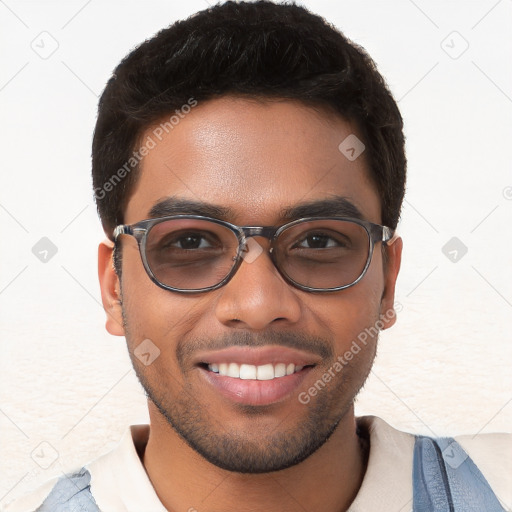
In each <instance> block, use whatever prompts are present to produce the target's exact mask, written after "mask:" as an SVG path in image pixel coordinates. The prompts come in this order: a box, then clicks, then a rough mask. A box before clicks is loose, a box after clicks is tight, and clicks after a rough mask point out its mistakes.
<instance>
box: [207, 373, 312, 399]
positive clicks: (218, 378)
mask: <svg viewBox="0 0 512 512" xmlns="http://www.w3.org/2000/svg"><path fill="white" fill-rule="evenodd" d="M311 369H312V367H310V366H308V367H306V368H303V369H302V370H301V371H300V372H297V373H292V374H291V375H287V376H286V377H277V378H275V379H272V380H244V379H236V378H233V377H225V376H223V375H219V374H218V373H215V372H211V371H209V370H207V369H205V368H199V370H200V371H201V374H202V375H204V377H205V378H206V380H207V381H208V382H209V383H210V384H211V385H212V386H213V387H214V388H215V389H216V390H217V391H218V392H219V393H220V394H221V395H223V396H224V397H226V398H227V399H229V400H231V401H233V402H236V403H239V404H244V405H270V404H273V403H276V402H280V401H282V400H284V399H285V398H286V397H287V396H289V395H290V394H292V393H293V392H294V391H298V390H297V388H298V387H299V385H300V383H301V382H302V381H303V380H304V378H305V377H306V375H307V374H308V373H309V371H310V370H311ZM297 396H298V392H297Z"/></svg>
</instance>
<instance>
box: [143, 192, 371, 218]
mask: <svg viewBox="0 0 512 512" xmlns="http://www.w3.org/2000/svg"><path fill="white" fill-rule="evenodd" d="M171 215H201V216H203V217H213V218H215V219H220V220H225V221H228V220H229V219H233V218H235V217H236V215H237V212H236V211H235V210H233V209H232V208H229V207H226V206H221V205H217V204H212V203H207V202H203V201H196V200H193V199H181V198H178V197H174V196H171V197H166V198H164V199H161V200H160V201H158V202H157V203H155V204H154V205H153V206H152V208H151V209H150V210H149V218H158V217H167V216H171ZM279 216H280V219H281V220H282V221H283V222H291V221H292V220H296V219H301V218H305V217H350V218H352V219H359V220H365V217H364V215H363V214H362V213H361V211H360V210H359V208H357V206H355V205H354V204H353V203H352V202H351V201H349V200H348V199H347V198H345V197H343V196H337V195H333V196H330V197H328V198H325V199H317V200H312V201H308V202H305V203H299V204H297V205H293V206H288V207H285V208H283V209H281V211H280V213H279Z"/></svg>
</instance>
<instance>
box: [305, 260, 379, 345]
mask: <svg viewBox="0 0 512 512" xmlns="http://www.w3.org/2000/svg"><path fill="white" fill-rule="evenodd" d="M383 283H384V279H383V272H382V260H381V259H380V257H378V258H375V255H374V258H373V260H372V263H371V265H370V267H369V268H368V271H367V273H366V274H365V276H364V277H363V279H362V280H361V281H360V282H359V283H357V284H356V285H354V286H352V287H351V288H347V289H346V290H341V291H340V292H335V293H333V294H332V295H324V296H318V297H316V298H315V297H311V300H310V303H309V309H310V311H312V312H313V315H314V316H315V317H316V318H315V323H316V324H317V325H319V326H323V328H324V329H326V331H325V335H326V337H328V338H329V339H332V340H333V343H334V348H335V352H336V354H337V355H340V354H343V353H345V352H346V351H347V350H349V349H350V348H351V347H352V345H353V342H354V341H356V342H357V341H358V340H359V342H360V343H359V344H360V345H361V346H362V347H364V346H368V347H371V346H374V345H375V343H376V340H377V335H378V326H379V323H378V320H379V318H380V316H379V315H380V302H381V296H382V291H383ZM361 340H362V342H361Z"/></svg>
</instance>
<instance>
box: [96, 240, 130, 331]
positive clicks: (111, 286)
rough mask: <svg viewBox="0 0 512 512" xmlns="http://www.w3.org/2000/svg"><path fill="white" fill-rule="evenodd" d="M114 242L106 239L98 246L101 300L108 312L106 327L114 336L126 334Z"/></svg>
mask: <svg viewBox="0 0 512 512" xmlns="http://www.w3.org/2000/svg"><path fill="white" fill-rule="evenodd" d="M113 253H114V244H113V242H111V241H110V240H104V241H103V242H101V243H100V245H99V246H98V277H99V279H100V287H101V301H102V302H103V309H104V310H105V313H106V314H107V322H106V324H105V327H106V328H107V331H108V332H109V333H110V334H113V335H114V336H124V328H123V314H122V309H121V283H120V282H119V278H118V276H117V274H116V272H115V270H114V261H113Z"/></svg>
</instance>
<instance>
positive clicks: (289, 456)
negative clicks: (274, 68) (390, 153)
mask: <svg viewBox="0 0 512 512" xmlns="http://www.w3.org/2000/svg"><path fill="white" fill-rule="evenodd" d="M151 133H152V129H150V130H148V131H147V133H146V136H147V135H151ZM354 133H356V134H357V131H356V127H355V126H354V125H352V124H351V123H349V122H346V121H344V120H342V119H341V118H339V117H337V116H333V115H330V114H327V113H325V112H318V111H315V110H313V109H311V108H308V107H305V106H304V105H302V104H299V103H297V102H292V101H282V102H256V101H250V100H246V99H240V98H238V99H236V98H231V97H224V98H221V99H216V100H211V101H208V102H205V103H204V104H201V103H200V104H199V105H198V106H197V107H195V108H194V109H193V110H192V112H191V113H190V114H188V115H187V116H186V117H185V118H184V119H182V120H181V121H180V122H179V124H178V125H176V126H175V127H174V128H173V129H172V131H170V132H169V133H168V134H165V136H164V137H163V138H162V140H161V141H160V142H158V143H157V145H156V147H155V148H154V149H152V150H151V151H150V152H149V154H148V155H147V156H145V157H144V159H143V161H142V166H141V174H140V177H139V180H138V182H137V185H136V187H135V189H134V191H133V193H132V195H131V197H130V199H129V202H128V204H127V208H126V215H125V223H127V224H132V223H136V222H138V221H141V220H143V219H146V218H149V217H150V214H149V212H150V210H151V209H152V208H153V207H154V205H155V204H156V203H158V202H160V201H162V200H164V199H166V198H172V200H173V201H176V200H190V201H194V202H197V203H205V204H206V203H208V204H209V205H217V206H221V207H223V208H227V209H229V212H230V213H229V215H228V217H227V218H224V220H227V221H229V222H231V223H233V224H237V225H240V226H278V225H281V224H283V223H284V221H283V218H282V212H283V210H284V209H287V208H291V207H295V206H297V205H300V204H303V203H312V202H314V201H322V200H326V199H332V198H333V197H334V196H340V197H343V198H345V199H346V200H347V201H349V202H350V203H352V204H353V205H354V206H355V207H356V208H358V209H359V210H360V212H361V213H362V215H363V217H364V219H366V220H369V221H371V222H374V223H381V217H380V201H379V197H378V194H377V190H376V187H375V185H374V184H373V182H372V181H371V179H370V174H369V171H368V168H367V163H366V160H365V155H364V153H363V154H362V155H361V156H360V157H359V158H357V159H356V160H354V161H350V160H349V159H347V158H346V157H345V156H344V155H343V154H342V153H341V152H340V150H339V149H338V146H339V144H340V143H341V142H342V141H343V140H344V139H345V138H346V137H347V136H349V135H351V134H354ZM153 138H154V136H153ZM176 213H183V214H187V213H194V214H195V213H199V211H190V210H182V211H179V212H176ZM332 214H333V215H336V214H337V212H336V211H333V212H332ZM255 240H256V241H257V242H258V244H259V245H260V246H261V247H262V248H263V249H264V251H263V252H262V253H261V254H259V255H258V256H257V257H256V258H255V259H254V260H252V258H247V259H246V260H244V261H243V262H242V264H241V267H240V268H239V269H238V272H237V273H236V274H235V276H234V277H233V278H232V279H231V280H230V281H229V282H228V283H227V284H226V285H225V286H223V287H221V288H219V289H217V290H213V291H209V292H205V293H193V294H180V293H176V292H170V291H167V290H164V289H162V288H160V287H158V286H156V285H155V284H154V283H153V282H152V281H151V280H150V279H149V277H148V275H147V274H146V272H145V270H144V267H143V265H142V262H141V258H140V255H139V251H138V247H137V243H136V241H135V239H133V238H132V237H127V236H123V237H122V251H123V258H122V265H123V266H122V286H121V290H122V318H121V314H120V311H119V310H117V311H114V316H115V315H117V320H118V321H119V322H120V323H123V322H124V331H123V330H122V329H120V327H115V326H114V323H113V322H109V323H108V324H107V325H110V328H109V330H110V332H112V333H114V334H125V336H126V339H127V342H128V347H129V351H130V355H131V357H132V361H133V364H134V367H135V370H136V372H137V375H138V377H139V379H140V381H141V382H142V384H143V386H144V388H145V390H146V392H147V394H148V396H149V398H150V400H151V401H150V412H151V413H152V414H153V416H152V417H153V418H154V417H155V416H159V414H160V415H161V417H162V418H165V419H166V420H167V421H168V422H169V424H170V425H171V426H172V427H173V428H174V429H175V431H177V432H178V433H179V434H180V436H181V437H182V438H183V439H184V440H185V441H186V442H187V443H188V444H189V445H190V446H191V447H192V448H194V449H195V450H196V451H197V452H198V453H200V454H201V455H202V456H203V457H205V458H206V459H207V460H209V461H210V462H212V463H214V464H216V465H217V466H220V467H223V468H225V469H228V470H232V471H240V472H265V471H272V470H278V469H283V468H285V467H288V466H291V465H293V464H296V463H298V462H300V461H301V460H303V459H304V458H306V457H308V456H309V455H310V454H312V453H313V452H314V451H315V450H317V449H318V448H319V447H320V446H322V445H323V443H324V442H325V441H326V440H327V439H328V438H329V436H330V435H331V434H332V433H333V432H334V430H335V428H336V426H337V425H338V423H339V422H340V420H341V419H342V418H343V417H344V415H345V414H346V413H347V412H348V411H350V410H351V406H352V403H353V400H354V397H355V396H356V394H357V393H358V391H359V390H360V388H361V386H362V385H363V383H364V381H365V379H366V378H367V376H368V373H369V371H370V368H371V365H372V362H373V359H374V356H375V350H376V341H377V339H376V336H371V335H370V336H368V337H367V339H366V342H365V343H364V344H363V343H360V342H359V343H358V345H359V347H360V350H359V351H357V353H354V354H353V357H352V358H350V360H347V358H344V359H343V360H344V363H343V365H342V368H341V369H339V366H336V367H335V368H337V370H334V369H333V368H334V365H335V362H336V360H337V358H338V356H342V357H343V355H344V354H345V353H346V352H347V351H349V350H350V349H351V346H353V341H354V340H357V338H358V335H360V333H362V332H364V331H365V329H369V328H372V327H374V326H375V324H376V322H377V321H378V320H379V317H380V316H381V315H387V316H388V317H389V311H390V310H391V308H392V304H393V293H394V282H395V279H396V273H397V272H398V266H397V265H398V264H397V261H398V262H399V254H398V256H396V255H395V256H393V255H391V264H390V265H389V267H390V268H391V270H389V269H388V270H387V271H386V270H385V269H384V266H383V260H382V254H381V244H380V243H379V244H377V245H376V249H375V251H374V254H373V259H372V262H371V265H370V267H369V269H368V272H367V273H366V275H365V276H364V278H363V279H362V280H361V281H360V282H359V283H357V284H356V285H355V286H352V287H350V288H347V289H345V290H341V291H337V292H331V293H310V292H306V291H302V290H299V289H297V288H294V287H293V286H291V285H290V284H288V283H287V282H286V281H285V280H284V279H283V278H282V276H281V275H280V274H279V272H278V271H277V269H276V268H275V267H274V266H273V264H272V262H271V260H270V257H269V253H268V247H269V242H268V240H266V239H264V238H256V239H255ZM253 247H255V246H253ZM388 250H390V249H388ZM391 251H394V253H396V252H397V251H398V253H399V250H397V249H391ZM391 323H392V321H390V322H388V324H386V326H389V325H390V324H391ZM371 332H372V333H374V332H375V330H374V329H373V330H372V331H371ZM147 339H149V340H151V342H152V343H153V344H154V345H156V347H158V349H159V350H160V355H159V356H158V357H157V358H156V359H155V360H154V361H153V362H152V363H151V364H150V365H148V366H145V365H144V364H143V363H142V362H141V361H140V360H139V359H138V358H137V357H135V356H134V350H135V349H136V348H137V346H138V345H139V344H140V343H141V342H142V341H143V340H147ZM354 352H355V351H354ZM208 363H216V364H222V363H226V364H230V363H237V364H239V365H240V364H249V365H252V366H262V365H266V364H273V365H276V364H278V363H281V364H282V363H284V364H286V365H287V367H288V366H289V365H291V364H295V367H296V368H297V367H298V369H299V371H297V372H295V373H293V374H291V375H287V376H284V377H275V378H274V379H273V380H263V381H259V380H252V379H249V380H245V379H237V378H236V377H226V376H221V375H219V374H216V373H214V372H212V371H211V370H209V369H208V366H207V365H208ZM300 366H304V368H303V369H302V370H300ZM329 370H330V372H329ZM326 373H330V375H331V378H330V379H329V378H325V375H326ZM323 377H324V378H323ZM322 378H323V383H324V386H321V385H318V384H317V387H316V389H317V392H316V393H314V392H313V393H308V390H309V389H310V388H312V387H314V386H315V383H317V381H318V380H319V379H320V380H322ZM326 381H327V382H326ZM304 393H306V394H307V397H308V400H305V399H304V398H305V396H306V395H305V394H304ZM300 397H302V399H299V398H300ZM305 402H307V403H305Z"/></svg>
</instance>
